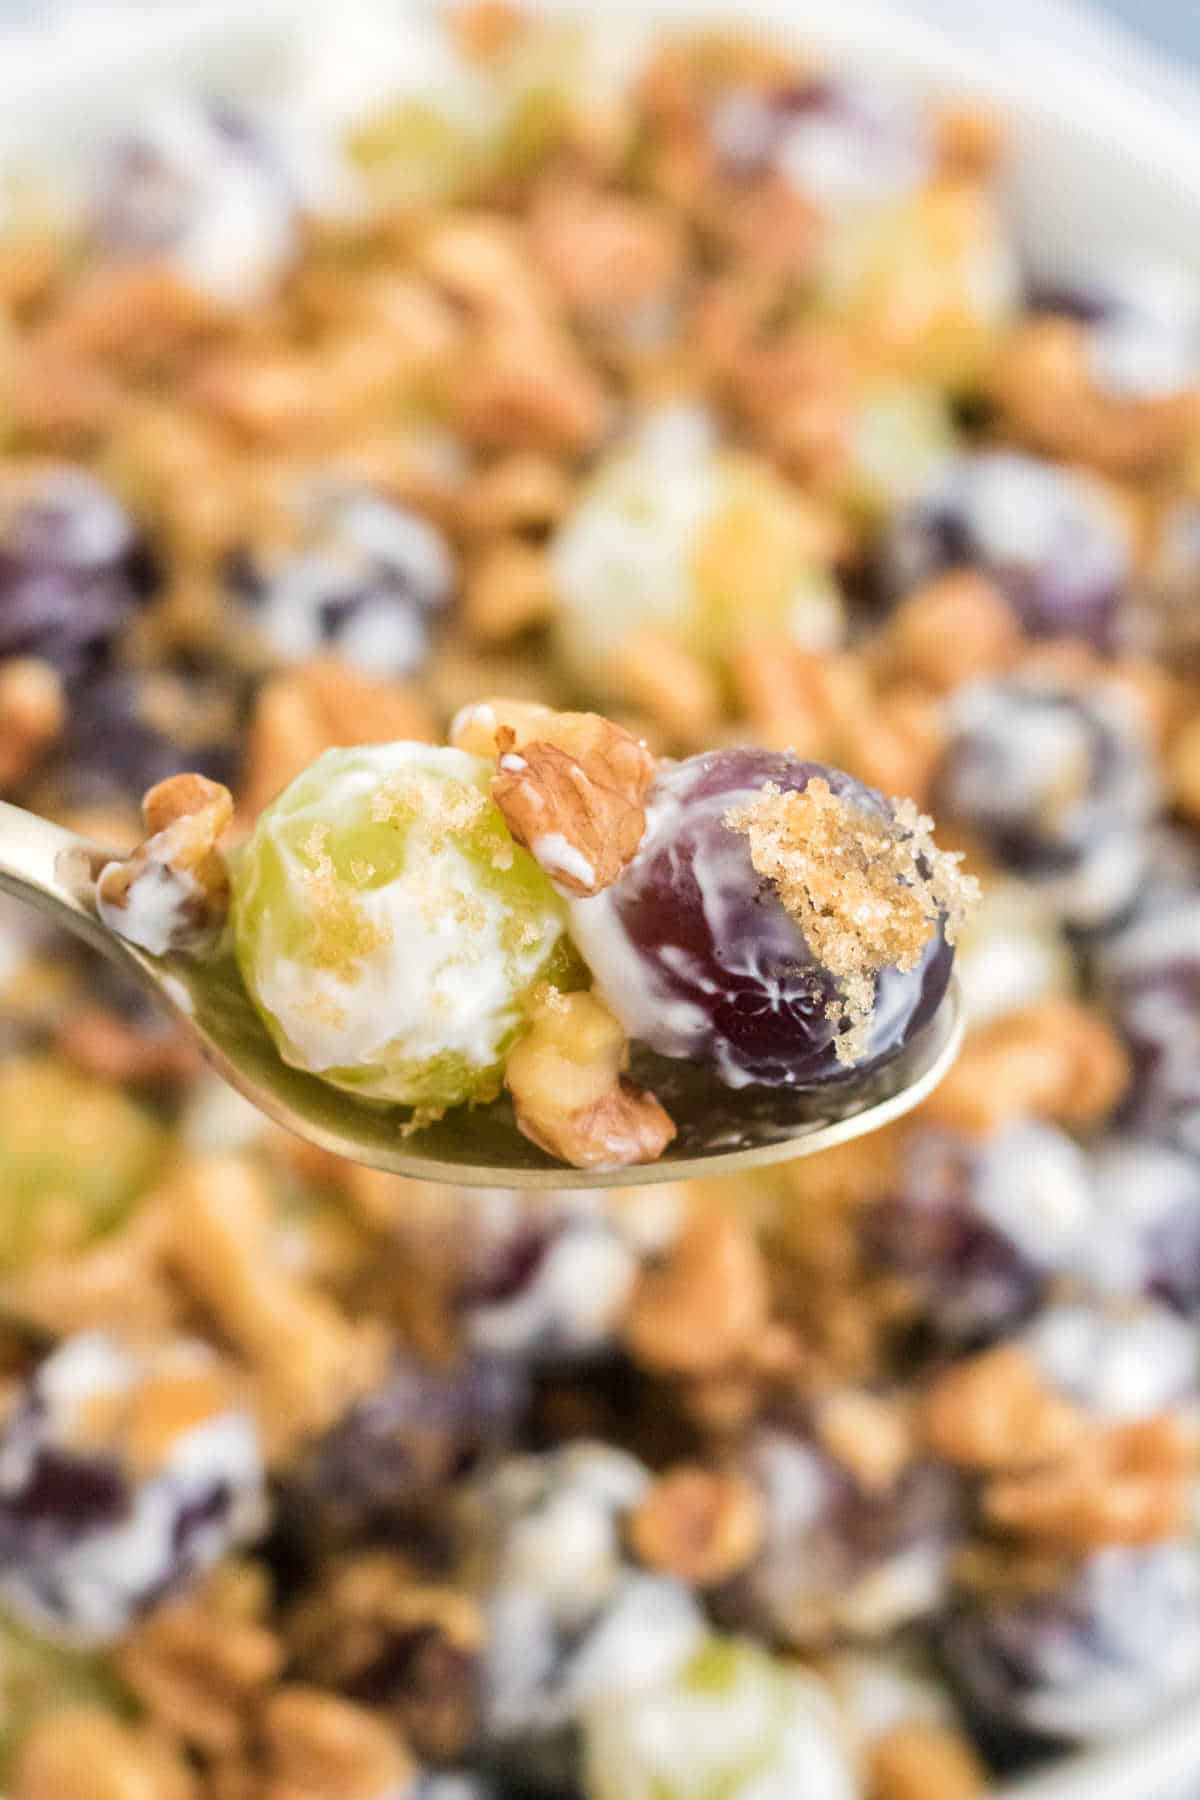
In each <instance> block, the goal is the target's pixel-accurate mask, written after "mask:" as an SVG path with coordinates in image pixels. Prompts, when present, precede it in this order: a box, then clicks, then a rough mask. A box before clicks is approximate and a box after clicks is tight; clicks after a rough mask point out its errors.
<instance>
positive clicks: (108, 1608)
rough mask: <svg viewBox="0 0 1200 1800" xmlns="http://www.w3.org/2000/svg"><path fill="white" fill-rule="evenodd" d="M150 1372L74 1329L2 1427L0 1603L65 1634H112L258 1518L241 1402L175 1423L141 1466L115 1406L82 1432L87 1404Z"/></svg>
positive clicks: (256, 1454) (252, 1455)
mask: <svg viewBox="0 0 1200 1800" xmlns="http://www.w3.org/2000/svg"><path fill="white" fill-rule="evenodd" d="M184 1342H185V1341H184V1340H179V1343H180V1344H181V1345H182V1344H183V1343H184ZM192 1349H193V1350H194V1351H196V1352H198V1354H199V1355H200V1356H201V1357H206V1356H208V1355H209V1354H210V1353H209V1352H207V1351H206V1350H201V1349H199V1347H198V1346H192ZM147 1357H148V1358H151V1359H152V1357H153V1352H147ZM195 1366H196V1365H195V1361H194V1360H193V1361H192V1363H191V1367H192V1368H193V1369H194V1368H195ZM147 1368H149V1371H150V1375H151V1378H153V1373H154V1370H153V1362H152V1360H151V1361H150V1362H148V1363H146V1362H143V1361H141V1360H139V1358H138V1357H137V1356H136V1355H134V1354H133V1353H131V1352H130V1351H128V1350H126V1349H125V1347H124V1346H122V1345H121V1344H120V1343H119V1342H118V1341H117V1340H116V1339H115V1338H112V1337H110V1336H109V1335H108V1334H107V1333H103V1332H81V1333H77V1334H76V1335H75V1336H74V1337H71V1338H67V1339H65V1340H64V1341H63V1342H62V1343H60V1344H59V1345H58V1346H57V1347H56V1348H55V1349H54V1350H53V1351H52V1352H51V1354H50V1355H49V1356H48V1357H47V1358H46V1359H45V1360H44V1361H43V1362H42V1363H41V1364H39V1366H38V1367H37V1368H36V1369H35V1370H34V1371H33V1374H32V1375H31V1376H30V1378H29V1380H28V1381H27V1383H26V1385H25V1387H24V1389H23V1391H22V1392H21V1394H20V1395H19V1397H18V1401H17V1404H16V1405H15V1406H14V1408H13V1409H12V1411H11V1412H10V1413H9V1415H8V1417H7V1418H6V1420H5V1422H4V1427H3V1432H2V1433H0V1600H2V1601H3V1604H4V1605H5V1606H6V1607H10V1608H11V1609H12V1610H13V1611H14V1612H15V1613H16V1615H17V1616H18V1618H20V1619H21V1620H22V1621H23V1622H27V1623H29V1624H31V1625H33V1626H34V1627H35V1628H37V1629H39V1630H42V1631H44V1632H45V1633H46V1635H47V1636H49V1637H51V1638H52V1639H55V1640H58V1641H61V1642H63V1643H66V1644H71V1645H79V1646H81V1647H88V1646H90V1645H93V1644H101V1643H106V1642H109V1641H111V1640H113V1639H115V1638H117V1637H119V1636H120V1635H121V1634H123V1633H124V1632H125V1631H127V1630H128V1629H129V1627H130V1625H131V1623H132V1622H133V1620H134V1619H136V1618H138V1617H139V1616H141V1614H143V1613H144V1612H146V1611H147V1610H148V1609H149V1608H150V1607H152V1606H154V1605H155V1604H156V1603H157V1602H158V1601H160V1600H161V1599H162V1598H163V1597H164V1595H166V1594H167V1593H169V1592H172V1591H174V1590H176V1589H178V1588H180V1587H181V1586H182V1585H184V1584H186V1583H187V1582H189V1581H191V1580H193V1579H194V1578H195V1577H196V1576H198V1575H199V1574H200V1573H202V1572H203V1571H204V1570H206V1569H208V1568H210V1567H211V1566H212V1565H213V1564H214V1563H215V1562H217V1561H219V1560H220V1558H221V1557H223V1556H224V1555H225V1554H226V1553H227V1552H228V1551H229V1550H231V1549H232V1548H234V1547H235V1546H236V1545H238V1544H240V1543H245V1542H247V1541H248V1540H249V1539H251V1538H253V1537H256V1536H258V1535H259V1534H260V1533H261V1531H262V1529H263V1526H264V1524H265V1521H266V1515H265V1507H264V1497H263V1471H262V1463H261V1452H260V1445H259V1440H258V1434H257V1429H256V1427H255V1425H254V1423H253V1421H252V1419H251V1418H250V1416H249V1414H248V1413H246V1412H244V1411H242V1410H241V1409H240V1408H239V1407H236V1406H234V1405H230V1406H229V1407H227V1408H226V1409H225V1410H224V1411H219V1412H218V1411H214V1412H213V1413H211V1414H210V1415H209V1416H207V1417H205V1418H202V1419H201V1420H200V1421H199V1422H198V1423H196V1424H194V1425H190V1426H189V1425H188V1424H187V1423H186V1422H184V1423H183V1425H182V1428H181V1429H179V1430H177V1431H176V1433H175V1434H174V1436H173V1437H171V1438H169V1439H168V1440H167V1443H166V1444H165V1446H164V1448H163V1453H162V1455H161V1456H160V1458H159V1459H158V1462H157V1464H156V1465H155V1466H153V1467H151V1468H150V1469H139V1468H138V1467H137V1465H136V1462H135V1461H133V1460H132V1459H131V1458H130V1457H129V1455H128V1454H127V1446H126V1445H125V1444H124V1443H123V1442H122V1426H121V1424H120V1420H121V1413H120V1411H119V1410H116V1411H115V1413H114V1418H113V1421H112V1422H110V1423H109V1425H108V1427H107V1430H106V1431H105V1432H102V1433H101V1434H99V1435H98V1434H96V1433H95V1432H94V1431H93V1432H92V1433H91V1434H90V1436H89V1435H87V1434H85V1433H83V1432H82V1431H81V1430H80V1420H81V1417H82V1418H86V1417H87V1412H88V1405H89V1402H95V1401H100V1402H101V1404H103V1403H105V1402H109V1403H111V1400H112V1398H113V1397H114V1396H117V1397H121V1398H126V1397H128V1396H129V1395H130V1394H131V1393H133V1392H135V1391H136V1389H137V1387H138V1384H139V1383H140V1382H141V1381H142V1380H143V1378H144V1377H145V1374H146V1371H147ZM109 1410H110V1413H111V1412H114V1409H113V1408H112V1407H111V1404H110V1406H109Z"/></svg>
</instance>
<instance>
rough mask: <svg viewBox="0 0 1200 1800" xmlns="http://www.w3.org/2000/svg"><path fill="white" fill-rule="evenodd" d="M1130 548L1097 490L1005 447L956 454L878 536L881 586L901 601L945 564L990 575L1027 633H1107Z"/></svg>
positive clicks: (1098, 638) (1101, 640)
mask: <svg viewBox="0 0 1200 1800" xmlns="http://www.w3.org/2000/svg"><path fill="white" fill-rule="evenodd" d="M1131 560H1132V551H1131V545H1130V541H1129V535H1128V532H1127V530H1126V529H1125V526H1124V522H1123V520H1122V519H1121V517H1120V515H1119V513H1117V511H1116V510H1115V508H1114V507H1113V506H1112V504H1111V502H1110V501H1109V500H1108V498H1107V496H1106V495H1105V493H1104V491H1103V489H1102V488H1100V487H1099V486H1098V485H1097V484H1095V483H1093V482H1092V481H1091V480H1090V479H1089V478H1088V477H1087V476H1085V475H1081V474H1079V473H1077V472H1076V471H1075V470H1072V469H1067V468H1063V467H1061V466H1060V465H1059V464H1056V463H1051V462H1044V461H1042V460H1041V459H1040V458H1038V457H1034V456H1025V455H1022V454H1020V453H1018V452H1016V451H1012V450H982V451H979V452H977V453H975V454H974V455H970V456H964V457H960V458H959V459H958V460H957V461H955V462H954V463H952V464H950V465H949V466H948V467H947V468H946V469H945V470H944V471H943V472H942V473H941V474H940V475H938V476H937V478H936V479H935V481H934V483H933V485H932V486H931V487H930V488H929V489H928V490H927V491H926V492H925V493H924V494H923V495H921V496H920V497H919V498H917V499H916V500H914V501H913V502H911V504H910V505H909V506H908V507H906V508H904V509H903V510H902V511H901V512H900V513H898V514H897V516H896V518H895V519H894V520H893V521H892V524H891V526H890V527H889V530H888V532H887V533H886V535H885V538H884V542H883V548H882V551H881V557H880V573H881V579H882V585H883V589H884V592H885V594H886V595H887V596H888V597H889V598H892V599H901V598H902V597H903V596H904V595H905V594H907V593H909V592H911V590H912V589H913V588H916V587H920V586H921V585H922V583H924V582H926V581H929V580H931V579H932V578H933V577H934V576H936V575H940V574H942V573H944V572H945V571H946V570H947V569H953V568H961V567H968V566H969V567H972V568H977V569H982V570H983V572H984V573H985V574H987V575H989V576H991V578H992V579H993V580H994V581H995V582H996V584H997V585H998V586H999V587H1000V589H1001V590H1002V591H1003V592H1004V594H1005V595H1006V596H1007V598H1008V599H1009V601H1010V602H1011V604H1012V605H1013V607H1014V608H1015V610H1016V611H1017V613H1018V615H1019V616H1020V619H1021V622H1022V624H1023V625H1024V626H1025V628H1026V630H1027V631H1030V632H1032V633H1033V634H1034V635H1035V636H1039V637H1063V636H1071V637H1083V638H1087V639H1088V640H1089V641H1091V642H1092V643H1094V644H1096V645H1097V646H1099V647H1101V648H1105V647H1107V646H1108V645H1109V644H1110V643H1111V640H1112V635H1113V629H1114V625H1115V622H1116V615H1117V612H1118V609H1119V607H1120V604H1121V601H1122V598H1123V596H1124V593H1125V589H1126V586H1127V584H1128V581H1129V577H1130V569H1131Z"/></svg>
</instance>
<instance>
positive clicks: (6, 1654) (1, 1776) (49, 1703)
mask: <svg viewBox="0 0 1200 1800" xmlns="http://www.w3.org/2000/svg"><path fill="white" fill-rule="evenodd" d="M75 1706H100V1707H104V1708H105V1710H106V1711H109V1712H116V1713H119V1714H127V1713H128V1712H129V1711H130V1710H131V1708H130V1706H129V1702H128V1700H127V1698H126V1696H125V1695H124V1694H123V1693H122V1690H121V1688H120V1687H119V1686H118V1684H117V1681H116V1678H115V1677H114V1676H113V1675H112V1674H111V1673H110V1671H109V1670H108V1669H107V1667H106V1666H105V1663H104V1661H103V1659H102V1658H101V1657H98V1656H93V1655H90V1654H86V1653H83V1652H80V1651H75V1650H64V1649H61V1648H60V1647H59V1646H58V1645H57V1644H51V1643H48V1642H47V1641H46V1640H45V1638H41V1637H37V1636H35V1635H34V1633H32V1632H30V1631H26V1630H24V1629H23V1628H22V1627H21V1626H19V1625H17V1624H15V1623H14V1622H13V1621H12V1620H11V1619H9V1618H6V1617H5V1616H4V1615H3V1614H0V1780H7V1778H8V1775H9V1770H10V1765H11V1762H12V1759H13V1756H14V1755H15V1753H16V1751H17V1750H18V1748H19V1747H20V1743H21V1739H22V1738H23V1737H24V1735H25V1733H26V1732H27V1731H28V1730H29V1728H30V1726H31V1725H33V1724H34V1723H35V1722H36V1721H37V1720H38V1719H40V1718H44V1717H45V1715H46V1714H47V1713H51V1712H61V1711H63V1710H64V1709H65V1708H67V1707H75Z"/></svg>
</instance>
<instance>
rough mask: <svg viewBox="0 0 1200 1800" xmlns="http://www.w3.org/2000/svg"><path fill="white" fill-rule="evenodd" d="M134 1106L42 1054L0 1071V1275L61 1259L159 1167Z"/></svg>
mask: <svg viewBox="0 0 1200 1800" xmlns="http://www.w3.org/2000/svg"><path fill="white" fill-rule="evenodd" d="M165 1149H166V1137H165V1134H164V1132H163V1130H162V1128H161V1127H160V1126H159V1125H158V1124H157V1123H156V1121H155V1120H154V1119H153V1118H152V1117H151V1116H150V1114H149V1113H148V1112H146V1111H144V1110H143V1108H142V1107H140V1106H139V1105H138V1104H137V1103H136V1101H133V1100H131V1099H129V1097H128V1096H127V1095H125V1094H123V1093H121V1091H120V1090H119V1089H118V1088H115V1087H112V1086H110V1084H109V1083H108V1082H106V1081H100V1080H98V1079H97V1078H96V1077H95V1076H91V1075H84V1074H82V1073H81V1072H80V1071H78V1070H76V1069H73V1068H71V1067H69V1066H68V1065H67V1064H65V1063H61V1062H58V1061H57V1060H56V1059H55V1058H53V1057H49V1056H30V1057H19V1058H18V1059H17V1060H16V1061H14V1062H9V1063H5V1064H4V1065H3V1066H2V1067H0V1194H2V1195H3V1205H2V1206H0V1269H3V1270H12V1269H17V1268H21V1267H23V1266H25V1265H26V1264H28V1263H30V1262H35V1261H37V1260H38V1258H39V1257H41V1256H50V1255H59V1254H69V1253H70V1252H71V1251H74V1250H78V1249H81V1248H82V1247H83V1246H84V1245H86V1244H88V1243H89V1242H91V1240H92V1239H93V1238H96V1237H98V1236H100V1235H101V1234H102V1233H103V1232H105V1231H107V1230H111V1229H112V1228H113V1227H114V1226H116V1225H118V1224H119V1223H120V1221H121V1220H122V1219H123V1218H124V1216H125V1214H126V1213H127V1212H128V1211H129V1209H130V1207H131V1206H132V1205H133V1204H134V1202H135V1201H136V1200H137V1198H138V1197H139V1195H141V1194H142V1193H144V1192H145V1190H146V1188H147V1187H148V1186H149V1184H150V1183H151V1181H152V1180H153V1179H154V1177H155V1176H156V1174H157V1173H158V1171H159V1169H160V1167H161V1166H162V1161H163V1156H164V1153H165Z"/></svg>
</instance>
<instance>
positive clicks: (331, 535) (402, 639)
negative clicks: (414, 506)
mask: <svg viewBox="0 0 1200 1800" xmlns="http://www.w3.org/2000/svg"><path fill="white" fill-rule="evenodd" d="M312 513H313V518H312V521H311V529H310V530H309V532H308V534H307V536H306V539H305V542H304V543H303V544H302V545H300V546H299V547H298V548H296V549H294V550H291V551H288V552H284V553H283V554H276V553H272V552H269V551H268V550H266V549H264V548H262V547H259V548H247V549H246V550H244V551H240V552H238V553H236V554H235V555H234V556H233V557H232V558H231V559H230V561H229V564H228V566H227V570H226V576H227V580H228V583H229V586H230V589H231V591H232V593H233V594H234V595H235V596H236V598H237V599H238V600H239V601H241V602H242V603H243V604H244V605H245V606H246V607H247V609H248V611H249V614H250V617H251V619H252V621H253V624H254V627H255V630H256V633H257V636H258V638H259V640H260V641H261V645H262V648H263V651H264V652H265V654H266V656H267V657H268V658H270V659H271V660H274V661H278V662H281V663H296V662H303V661H304V660H305V659H306V658H307V657H310V656H316V655H319V654H321V653H322V652H332V653H334V654H336V655H337V656H340V657H341V658H342V659H343V660H344V661H346V662H349V663H352V664H354V665H355V666H356V667H358V668H360V669H362V671H363V673H364V674H367V675H372V676H375V677H378V678H384V677H388V676H402V675H411V674H413V673H415V671H416V670H417V669H419V668H420V667H421V665H422V664H423V662H424V661H425V657H426V655H427V652H428V650H429V616H430V615H431V614H433V613H436V612H437V611H439V610H440V609H441V608H443V607H444V606H445V605H446V603H447V601H448V600H449V598H450V595H451V592H452V591H453V587H454V583H455V567H454V559H453V557H452V555H451V553H450V549H449V546H448V544H447V543H446V540H445V538H444V537H443V535H442V533H441V532H440V531H438V530H437V529H436V527H435V526H433V525H431V524H430V523H429V522H428V520H426V519H422V518H420V517H419V516H418V515H417V514H416V513H414V512H411V511H409V510H408V509H407V508H405V507H402V506H399V505H397V504H396V503H395V502H394V501H391V500H389V499H387V498H385V497H384V496H383V495H381V494H376V493H373V492H371V491H370V490H369V489H366V488H356V487H349V488H347V489H346V490H345V491H343V492H333V493H331V494H329V495H328V496H325V497H322V498H321V499H319V500H314V503H313V506H312Z"/></svg>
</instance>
